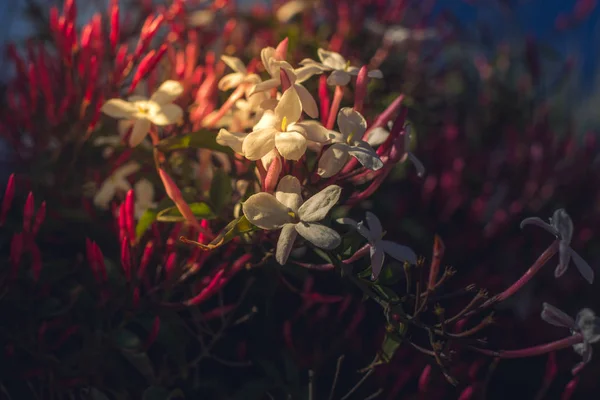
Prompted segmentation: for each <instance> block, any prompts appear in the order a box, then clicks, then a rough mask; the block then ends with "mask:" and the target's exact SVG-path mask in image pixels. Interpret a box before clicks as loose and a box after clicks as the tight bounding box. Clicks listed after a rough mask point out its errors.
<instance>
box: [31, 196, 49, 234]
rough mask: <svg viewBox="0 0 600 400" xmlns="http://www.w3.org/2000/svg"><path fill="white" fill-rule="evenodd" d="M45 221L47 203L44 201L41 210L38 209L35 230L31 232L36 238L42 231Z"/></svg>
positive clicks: (34, 223)
mask: <svg viewBox="0 0 600 400" xmlns="http://www.w3.org/2000/svg"><path fill="white" fill-rule="evenodd" d="M44 219H46V202H45V201H42V204H41V205H40V208H38V210H37V213H36V214H35V219H34V221H33V228H32V229H31V232H32V233H33V235H34V236H35V235H37V233H38V232H39V231H40V227H41V226H42V223H43V222H44Z"/></svg>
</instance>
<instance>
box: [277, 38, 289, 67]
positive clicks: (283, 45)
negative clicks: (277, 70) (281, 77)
mask: <svg viewBox="0 0 600 400" xmlns="http://www.w3.org/2000/svg"><path fill="white" fill-rule="evenodd" d="M288 43H289V39H288V38H287V37H286V38H285V39H283V40H282V41H281V42H279V44H278V45H277V47H276V48H275V55H274V58H275V59H276V60H280V61H284V60H285V59H286V57H287V51H288Z"/></svg>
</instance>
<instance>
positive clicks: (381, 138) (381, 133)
mask: <svg viewBox="0 0 600 400" xmlns="http://www.w3.org/2000/svg"><path fill="white" fill-rule="evenodd" d="M388 128H389V129H390V130H391V129H392V123H391V122H390V123H389V124H388ZM388 136H390V131H389V130H386V129H384V128H381V127H379V128H375V129H373V130H371V131H370V132H369V135H368V136H367V143H369V144H370V145H371V146H373V147H377V146H379V145H381V144H383V143H384V142H385V141H386V140H387V138H388ZM411 138H412V129H411V128H410V125H406V126H405V127H404V151H405V152H404V156H403V157H402V158H401V159H400V162H405V161H406V160H410V161H411V162H412V163H413V165H414V166H415V168H416V169H417V175H418V176H419V177H421V176H423V175H425V166H424V165H423V163H422V162H421V160H419V159H418V158H417V156H416V155H415V153H413V152H412V151H408V149H409V148H410V140H411Z"/></svg>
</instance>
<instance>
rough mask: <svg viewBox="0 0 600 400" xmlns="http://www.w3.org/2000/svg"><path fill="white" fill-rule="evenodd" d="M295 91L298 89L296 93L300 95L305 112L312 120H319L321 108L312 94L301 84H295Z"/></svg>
mask: <svg viewBox="0 0 600 400" xmlns="http://www.w3.org/2000/svg"><path fill="white" fill-rule="evenodd" d="M294 89H296V93H298V97H300V103H301V104H302V109H303V110H304V112H305V113H306V114H307V115H308V116H309V117H311V118H317V117H318V116H319V107H318V106H317V102H316V101H315V98H314V97H313V96H312V94H310V92H309V91H308V90H307V89H306V88H305V87H304V86H302V85H299V84H295V85H294Z"/></svg>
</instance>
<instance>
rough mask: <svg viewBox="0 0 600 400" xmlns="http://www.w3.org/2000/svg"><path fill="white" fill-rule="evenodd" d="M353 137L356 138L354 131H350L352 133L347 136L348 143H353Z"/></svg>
mask: <svg viewBox="0 0 600 400" xmlns="http://www.w3.org/2000/svg"><path fill="white" fill-rule="evenodd" d="M352 139H354V132H350V134H349V135H348V137H347V138H346V143H348V144H349V145H352V143H353V142H352Z"/></svg>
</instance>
